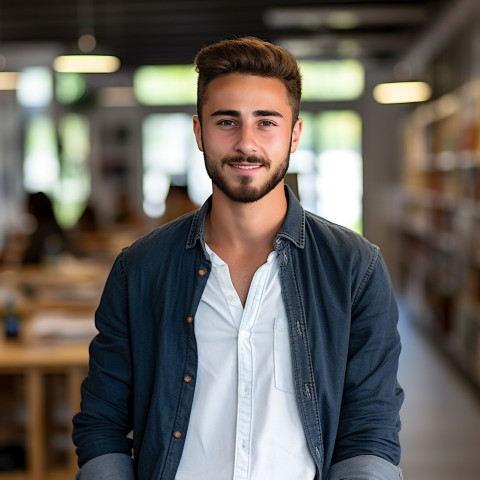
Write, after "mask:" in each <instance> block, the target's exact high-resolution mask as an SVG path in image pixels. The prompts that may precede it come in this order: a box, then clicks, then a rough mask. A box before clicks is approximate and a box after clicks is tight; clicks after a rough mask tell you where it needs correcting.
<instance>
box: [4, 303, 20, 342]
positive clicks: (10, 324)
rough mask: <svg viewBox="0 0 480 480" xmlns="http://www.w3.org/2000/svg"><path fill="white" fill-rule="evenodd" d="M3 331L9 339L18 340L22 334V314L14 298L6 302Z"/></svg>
mask: <svg viewBox="0 0 480 480" xmlns="http://www.w3.org/2000/svg"><path fill="white" fill-rule="evenodd" d="M3 329H4V333H5V336H6V337H7V338H18V336H19V333H20V314H19V312H18V310H17V307H16V304H15V300H14V299H13V298H8V299H7V300H6V301H5V306H4V313H3Z"/></svg>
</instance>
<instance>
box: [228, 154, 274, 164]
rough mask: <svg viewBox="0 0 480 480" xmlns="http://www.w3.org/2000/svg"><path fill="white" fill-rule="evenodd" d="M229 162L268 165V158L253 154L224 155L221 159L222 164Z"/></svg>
mask: <svg viewBox="0 0 480 480" xmlns="http://www.w3.org/2000/svg"><path fill="white" fill-rule="evenodd" d="M230 163H254V164H256V165H263V166H270V163H271V162H270V160H268V158H264V157H257V156H255V155H248V156H244V155H237V156H231V157H224V158H223V159H222V164H223V165H228V164H230Z"/></svg>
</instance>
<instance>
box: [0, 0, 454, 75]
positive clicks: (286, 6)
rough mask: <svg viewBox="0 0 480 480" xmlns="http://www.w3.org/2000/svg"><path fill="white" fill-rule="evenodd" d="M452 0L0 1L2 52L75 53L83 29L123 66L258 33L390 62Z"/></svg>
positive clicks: (182, 59)
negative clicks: (50, 47)
mask: <svg viewBox="0 0 480 480" xmlns="http://www.w3.org/2000/svg"><path fill="white" fill-rule="evenodd" d="M454 1H455V0H422V1H375V0H370V1H361V0H356V1H355V0H351V1H282V0H277V1H273V0H272V1H270V0H263V1H259V0H256V1H252V0H242V1H241V2H226V1H224V0H222V1H218V0H206V1H201V0H198V1H192V0H191V1H183V0H139V1H134V0H128V1H127V0H42V1H38V0H0V54H1V53H2V49H3V50H4V51H8V48H9V47H10V46H11V45H17V46H18V45H19V44H20V45H24V46H26V47H27V48H31V46H32V45H35V46H41V45H42V44H44V43H48V44H55V45H58V49H59V50H63V51H65V52H73V51H75V50H76V49H77V48H78V47H77V41H78V38H79V36H80V35H82V34H84V33H89V34H93V35H94V36H95V37H96V39H97V48H98V49H99V50H102V51H110V52H112V53H115V54H116V55H118V56H119V57H120V58H121V60H122V64H123V66H124V68H127V69H128V67H132V68H133V67H136V66H138V65H145V64H168V63H191V62H192V60H193V58H194V56H195V53H196V52H197V50H198V49H199V48H200V47H201V46H202V45H206V44H208V43H211V42H213V41H216V40H219V39H222V38H232V37H235V36H242V35H256V36H259V37H261V38H264V39H266V40H270V41H274V42H276V43H281V44H285V45H289V46H290V47H291V48H294V49H295V48H298V52H294V53H296V54H298V56H307V57H309V58H317V59H319V58H339V57H342V56H345V55H350V56H351V55H353V56H358V57H359V58H362V59H365V60H368V61H371V62H377V63H379V64H391V63H392V62H394V61H395V60H396V59H398V58H399V57H401V56H402V55H403V54H404V53H405V52H406V51H407V50H408V49H409V48H410V46H411V45H413V44H414V42H415V41H416V39H417V38H418V36H419V35H420V34H421V32H422V31H423V29H425V28H426V26H428V24H429V23H430V22H432V21H434V19H435V17H436V16H437V15H438V14H440V13H441V12H442V10H443V9H444V8H445V7H446V6H447V5H448V4H451V3H454ZM306 47H308V48H306Z"/></svg>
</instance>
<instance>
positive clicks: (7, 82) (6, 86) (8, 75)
mask: <svg viewBox="0 0 480 480" xmlns="http://www.w3.org/2000/svg"><path fill="white" fill-rule="evenodd" d="M19 76H20V74H19V73H18V72H0V90H16V89H17V83H18V78H19Z"/></svg>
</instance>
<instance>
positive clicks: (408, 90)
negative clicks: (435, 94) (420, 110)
mask: <svg viewBox="0 0 480 480" xmlns="http://www.w3.org/2000/svg"><path fill="white" fill-rule="evenodd" d="M431 95H432V89H431V88H430V86H429V85H428V84H427V83H425V82H394V83H380V84H379V85H377V86H376V87H375V88H374V89H373V97H374V98H375V100H376V101H377V102H378V103H411V102H424V101H425V100H428V99H429V98H430V96H431Z"/></svg>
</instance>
